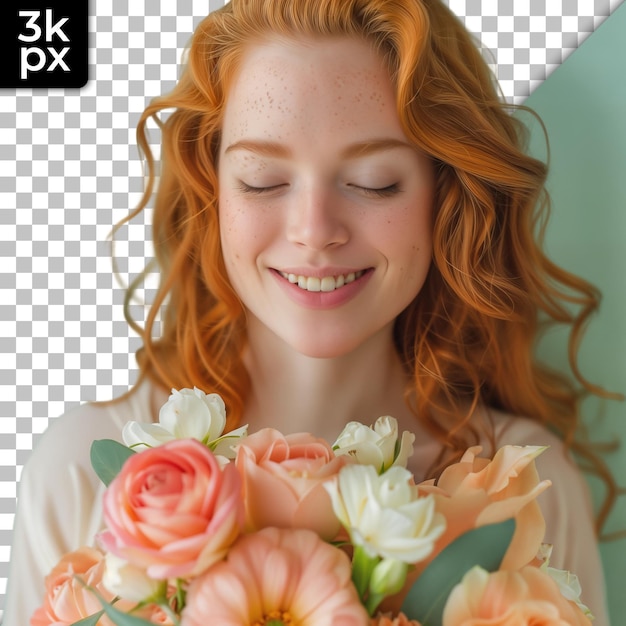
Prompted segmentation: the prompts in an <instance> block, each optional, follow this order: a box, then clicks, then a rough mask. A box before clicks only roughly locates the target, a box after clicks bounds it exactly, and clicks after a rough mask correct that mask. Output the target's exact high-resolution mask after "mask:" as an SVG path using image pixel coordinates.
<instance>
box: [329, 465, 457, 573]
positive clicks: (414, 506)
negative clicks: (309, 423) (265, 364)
mask: <svg viewBox="0 0 626 626" xmlns="http://www.w3.org/2000/svg"><path fill="white" fill-rule="evenodd" d="M325 486H326V489H327V491H328V492H329V494H330V496H331V499H332V504H333V510H334V512H335V515H337V517H338V518H339V520H340V521H341V523H342V525H343V526H344V527H345V528H346V530H347V531H348V533H349V534H350V537H351V539H352V542H353V543H354V544H355V545H357V546H361V547H362V548H363V549H364V550H365V552H366V553H367V554H368V555H369V556H372V557H373V556H380V557H382V558H384V559H393V560H397V561H403V562H404V563H417V562H418V561H421V560H422V559H424V558H426V557H427V556H428V555H429V554H430V553H431V552H432V550H433V547H434V544H435V541H436V540H437V539H438V538H439V537H440V536H441V534H442V533H443V531H444V530H445V518H444V517H443V516H442V515H441V514H440V513H437V512H436V511H435V499H434V497H433V496H432V495H430V496H426V497H419V495H418V490H417V487H416V486H415V484H414V482H413V476H412V475H411V473H410V472H409V471H408V470H406V469H404V468H402V467H392V468H390V469H389V470H387V471H386V472H385V473H384V474H381V475H379V474H377V472H376V470H375V468H374V467H372V466H371V465H348V466H346V467H344V468H343V469H342V470H341V471H340V472H339V475H338V476H337V478H336V479H335V480H334V481H330V482H328V483H326V485H325Z"/></svg>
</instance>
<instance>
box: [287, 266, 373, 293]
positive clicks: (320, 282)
mask: <svg viewBox="0 0 626 626" xmlns="http://www.w3.org/2000/svg"><path fill="white" fill-rule="evenodd" d="M279 274H280V275H281V276H282V277H283V278H284V279H286V280H288V281H289V282H290V283H291V284H292V285H297V286H298V287H300V289H302V290H303V291H314V292H315V291H325V292H328V291H335V290H336V289H341V287H344V286H345V285H349V284H350V283H353V282H354V281H355V280H357V279H358V278H361V276H363V274H365V270H359V271H358V272H350V273H349V274H339V276H323V277H322V278H318V277H317V276H302V275H300V274H287V273H286V272H279Z"/></svg>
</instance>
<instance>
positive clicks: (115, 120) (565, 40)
mask: <svg viewBox="0 0 626 626" xmlns="http://www.w3.org/2000/svg"><path fill="white" fill-rule="evenodd" d="M268 1H272V0H268ZM222 3H223V0H133V1H132V2H130V1H128V0H98V1H97V2H95V1H93V0H92V2H91V15H90V20H89V30H90V39H89V41H90V81H89V83H88V84H87V86H86V87H84V88H83V89H80V90H58V89H57V90H49V91H42V90H40V91H34V90H27V89H25V90H6V89H5V90H2V89H0V257H2V259H1V260H0V355H1V356H0V358H1V361H0V609H1V607H2V606H3V600H4V593H5V591H6V581H7V575H8V561H9V556H10V544H11V536H12V530H11V529H12V526H13V520H14V513H15V507H16V487H17V482H18V481H19V477H20V471H21V468H22V466H23V464H24V462H25V461H26V459H27V458H28V456H29V454H30V451H31V449H32V447H33V444H34V443H35V442H36V441H37V437H38V436H39V435H40V434H41V433H42V432H43V431H44V430H45V429H46V427H47V426H48V423H49V420H50V419H51V418H55V417H57V416H59V415H61V414H62V413H64V412H65V411H66V410H67V409H69V408H70V407H72V406H74V405H76V404H78V403H81V402H85V401H88V400H96V399H97V400H104V399H108V398H111V397H113V396H116V395H119V394H120V393H121V392H123V391H125V390H126V389H127V388H128V386H129V385H130V384H132V383H133V381H134V380H135V377H136V373H137V372H136V364H135V360H134V352H135V350H136V349H137V347H138V340H137V337H135V336H134V335H133V334H132V333H130V332H129V330H128V328H127V325H126V323H125V321H124V318H123V314H122V307H121V303H122V293H123V291H122V289H121V287H120V286H119V285H118V283H117V282H116V280H115V278H114V277H113V274H112V270H111V263H110V249H109V245H108V243H107V235H108V233H109V231H110V229H111V226H112V225H113V224H114V223H115V222H117V221H118V220H119V219H120V218H122V217H123V216H125V215H126V214H127V212H128V210H129V208H130V207H134V206H135V204H136V203H137V200H138V198H139V194H140V191H141V188H142V178H141V167H140V162H139V160H138V156H137V150H136V147H135V139H134V127H135V124H136V121H137V119H138V116H139V114H140V113H141V111H142V110H143V108H144V106H145V105H146V103H147V102H148V101H149V100H150V99H151V98H152V97H154V96H156V95H158V94H160V93H162V92H163V91H167V90H169V89H170V88H171V87H172V86H173V84H174V81H175V79H176V77H177V73H178V63H179V61H180V57H181V51H182V49H183V47H184V45H185V44H186V43H187V40H188V38H189V36H190V34H191V32H192V30H193V28H194V27H195V25H196V24H197V23H198V21H199V20H200V19H201V18H202V17H203V16H204V15H205V14H206V13H207V12H208V11H210V10H213V9H215V8H217V6H219V5H221V4H222ZM619 4H620V1H618V0H516V2H515V13H514V10H513V0H449V5H450V7H451V8H452V9H453V10H454V11H455V12H456V13H457V14H458V15H459V16H460V17H462V19H464V21H465V23H466V25H467V27H468V28H469V29H470V30H471V31H473V32H474V33H476V35H477V36H478V37H479V38H480V39H481V41H482V43H483V46H484V47H485V49H486V54H487V55H488V57H489V58H491V59H493V60H494V70H495V72H496V74H497V76H498V78H499V80H500V82H501V85H502V89H503V92H504V94H505V97H506V98H507V100H509V101H511V102H515V103H521V102H523V101H524V99H525V98H526V96H528V95H529V94H530V93H531V92H532V90H533V89H534V88H535V87H536V86H537V85H538V84H540V83H541V82H542V81H543V80H544V79H545V78H546V77H547V76H548V75H549V74H550V72H551V71H552V70H553V69H554V68H556V67H557V66H558V65H559V64H560V63H561V62H562V61H563V60H564V59H565V58H566V57H567V56H568V55H569V54H570V53H571V52H572V51H573V50H575V49H576V48H577V47H578V46H579V45H580V44H581V43H582V41H583V40H584V39H585V38H586V37H587V36H588V35H589V34H590V33H592V32H593V30H594V29H595V28H596V27H597V26H598V25H599V24H600V23H601V22H602V21H603V20H604V19H605V18H606V17H607V16H609V15H610V14H611V13H612V12H613V11H615V9H616V8H617V6H618V5H619ZM149 217H150V213H149V211H148V212H147V213H146V216H145V221H144V218H141V219H138V220H135V222H134V224H133V225H132V226H131V227H129V228H127V229H125V230H123V231H122V232H121V233H120V237H119V239H120V241H119V243H118V245H117V248H116V254H117V255H119V257H120V259H122V260H123V263H122V264H121V266H120V271H121V276H122V278H123V280H125V281H127V280H128V279H129V277H132V276H134V275H136V274H137V273H138V272H139V271H141V269H143V266H144V264H145V261H146V259H147V258H149V257H150V255H151V246H150V243H149V239H150V230H149ZM154 284H155V281H154V277H153V279H152V281H149V282H148V285H147V289H146V292H145V294H144V295H145V296H147V297H148V298H149V296H150V292H151V290H152V289H153V287H154ZM138 310H139V311H141V308H140V309H138Z"/></svg>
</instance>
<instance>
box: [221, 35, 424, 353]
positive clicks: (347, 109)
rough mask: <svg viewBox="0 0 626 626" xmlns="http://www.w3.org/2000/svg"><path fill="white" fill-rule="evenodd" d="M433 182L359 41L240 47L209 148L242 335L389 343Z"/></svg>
mask: <svg viewBox="0 0 626 626" xmlns="http://www.w3.org/2000/svg"><path fill="white" fill-rule="evenodd" d="M433 187H434V182H433V170H432V166H431V163H430V161H429V159H428V158H426V157H425V156H424V155H422V154H420V153H419V152H417V151H416V150H415V149H413V148H412V147H411V146H410V145H409V143H408V140H407V138H406V136H405V134H404V132H403V130H402V127H401V124H400V121H399V118H398V114H397V111H396V102H395V96H394V91H393V88H392V83H391V80H390V77H389V73H388V71H387V69H386V67H385V66H384V64H383V62H382V60H381V59H380V58H379V56H378V55H377V54H376V53H375V52H374V51H373V50H372V49H371V48H370V46H369V45H368V44H367V43H365V42H363V41H361V40H358V39H352V38H340V39H322V40H305V41H297V42H296V41H291V40H279V39H277V40H273V41H271V42H268V43H264V44H259V45H255V46H253V47H251V48H249V49H248V50H247V52H246V54H245V55H244V57H243V60H242V63H241V66H240V69H239V72H238V74H237V76H236V77H235V79H234V81H233V83H232V86H231V89H230V92H229V97H228V101H227V104H226V109H225V114H224V123H223V130H222V143H221V146H220V154H219V188H220V192H219V216H220V232H221V241H222V246H223V254H224V260H225V263H226V268H227V271H228V276H229V279H230V281H231V284H232V286H233V287H234V289H235V290H236V291H237V293H238V295H239V297H240V298H241V300H242V302H243V304H244V306H245V307H246V309H247V313H248V319H249V333H255V332H265V333H266V331H270V333H271V334H270V335H269V336H277V337H279V338H281V339H282V340H284V341H285V342H286V343H287V344H289V345H290V346H291V347H293V348H294V349H295V350H297V351H298V352H301V353H303V354H307V355H309V356H314V357H333V356H340V355H342V354H346V353H348V352H350V351H352V350H354V349H356V348H357V347H359V346H361V345H362V344H364V343H365V342H368V341H371V340H374V339H375V338H378V339H380V338H381V337H382V338H383V339H384V340H388V341H391V340H392V327H393V321H394V320H395V318H396V317H397V316H398V314H399V313H400V312H401V311H402V310H403V309H404V308H405V307H406V306H407V305H408V304H409V303H410V302H411V301H412V300H413V299H414V298H415V296H416V295H417V294H418V292H419V291H420V289H421V287H422V285H423V283H424V280H425V278H426V274H427V272H428V268H429V265H430V261H431V248H432V242H431V229H432V226H431V217H432V203H433ZM266 336H267V333H266Z"/></svg>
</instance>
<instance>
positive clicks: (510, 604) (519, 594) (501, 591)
mask: <svg viewBox="0 0 626 626" xmlns="http://www.w3.org/2000/svg"><path fill="white" fill-rule="evenodd" d="M442 623H443V626H487V625H488V626H531V625H532V626H590V624H591V622H590V621H589V618H588V617H587V616H585V615H584V614H583V612H582V611H581V610H580V609H579V608H578V606H577V605H576V604H575V603H574V602H571V601H569V600H567V599H566V598H565V597H564V596H563V594H562V593H561V592H560V590H559V587H558V585H557V584H556V582H554V580H552V578H551V577H550V576H549V575H548V574H547V573H546V572H544V571H542V570H541V569H539V568H538V567H533V566H526V567H523V568H522V569H520V570H519V571H512V570H508V571H506V570H501V571H497V572H494V573H492V574H489V573H488V572H486V571H485V570H483V569H481V568H479V567H475V568H473V569H471V570H470V571H469V572H468V573H467V574H466V575H465V576H464V577H463V580H462V581H461V583H460V584H458V585H457V586H456V587H455V588H454V589H453V590H452V592H451V594H450V596H449V598H448V601H447V603H446V606H445V608H444V611H443V621H442Z"/></svg>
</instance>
